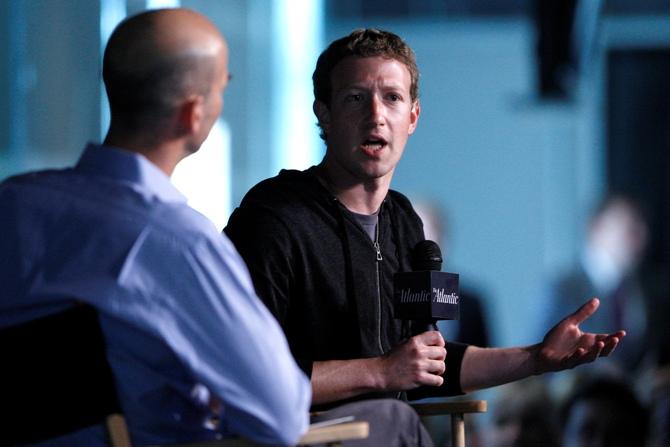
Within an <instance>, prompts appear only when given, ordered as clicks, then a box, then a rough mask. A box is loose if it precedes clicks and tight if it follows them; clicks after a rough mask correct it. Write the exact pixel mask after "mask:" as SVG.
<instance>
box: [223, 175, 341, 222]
mask: <svg viewBox="0 0 670 447" xmlns="http://www.w3.org/2000/svg"><path fill="white" fill-rule="evenodd" d="M333 203H334V198H333V197H332V196H331V195H330V194H329V193H328V191H326V189H325V188H324V187H323V186H322V185H321V184H320V183H319V182H318V180H317V179H316V177H315V176H314V175H313V174H312V173H311V171H310V170H307V171H296V170H282V171H281V172H280V173H279V175H277V176H276V177H272V178H269V179H266V180H263V181H262V182H260V183H258V184H257V185H256V186H254V187H253V188H251V189H250V190H249V192H248V193H247V194H246V195H245V197H244V199H242V202H241V203H240V206H239V207H238V208H237V209H236V210H235V211H234V212H233V214H232V216H231V218H230V220H229V222H228V227H231V226H239V225H240V224H243V225H262V224H263V223H264V222H267V221H273V223H272V225H273V226H274V225H276V223H277V221H279V222H282V223H283V224H284V225H288V226H292V225H296V224H299V223H301V222H304V221H311V220H312V219H313V218H315V217H316V216H321V218H322V217H323V216H325V215H328V214H331V213H332V208H333Z"/></svg>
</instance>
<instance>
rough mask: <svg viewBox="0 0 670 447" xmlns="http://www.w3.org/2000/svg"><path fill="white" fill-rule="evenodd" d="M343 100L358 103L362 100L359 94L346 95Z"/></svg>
mask: <svg viewBox="0 0 670 447" xmlns="http://www.w3.org/2000/svg"><path fill="white" fill-rule="evenodd" d="M344 100H345V101H346V102H360V101H362V100H363V95H361V94H360V93H351V94H349V95H347V96H346V97H345V98H344Z"/></svg>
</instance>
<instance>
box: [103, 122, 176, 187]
mask: <svg viewBox="0 0 670 447" xmlns="http://www.w3.org/2000/svg"><path fill="white" fill-rule="evenodd" d="M103 144H106V145H109V146H115V147H118V148H121V149H125V150H128V151H131V152H135V153H137V154H141V155H143V156H144V157H145V158H147V159H148V160H149V161H150V162H151V163H153V164H154V165H156V166H157V167H158V169H160V170H161V171H163V172H164V173H165V174H166V175H167V176H168V177H170V176H172V173H173V172H174V169H175V167H176V166H177V163H179V162H180V161H181V160H182V159H183V158H184V156H185V155H184V151H183V150H182V149H181V147H180V146H179V145H178V144H176V143H175V142H156V141H152V139H151V138H147V137H141V136H127V135H119V134H116V133H113V132H112V131H111V130H110V132H109V133H108V134H107V136H106V137H105V140H104V142H103Z"/></svg>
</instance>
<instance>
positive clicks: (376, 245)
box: [373, 217, 384, 355]
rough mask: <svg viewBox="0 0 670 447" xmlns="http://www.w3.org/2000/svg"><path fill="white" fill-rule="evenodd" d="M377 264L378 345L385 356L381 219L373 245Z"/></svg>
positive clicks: (376, 228)
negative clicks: (380, 264) (381, 272)
mask: <svg viewBox="0 0 670 447" xmlns="http://www.w3.org/2000/svg"><path fill="white" fill-rule="evenodd" d="M373 245H374V248H375V251H376V254H377V262H376V263H375V271H376V275H377V311H378V312H377V343H378V344H379V352H380V355H381V354H384V347H383V346H382V290H381V275H380V271H379V268H380V267H379V263H380V262H381V261H382V260H383V259H384V258H383V257H382V250H381V247H380V246H379V217H378V218H377V226H376V227H375V241H374V243H373Z"/></svg>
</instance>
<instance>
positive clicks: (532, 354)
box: [461, 345, 539, 392]
mask: <svg viewBox="0 0 670 447" xmlns="http://www.w3.org/2000/svg"><path fill="white" fill-rule="evenodd" d="M538 350H539V345H532V346H525V347H515V348H479V347H476V346H470V347H468V349H467V350H466V351H465V355H464V356H463V364H462V366H461V388H462V389H463V391H465V392H472V391H475V390H479V389H482V388H489V387H493V386H497V385H502V384H505V383H509V382H513V381H515V380H519V379H523V378H525V377H528V376H531V375H534V374H537V373H538V363H537V351H538Z"/></svg>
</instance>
